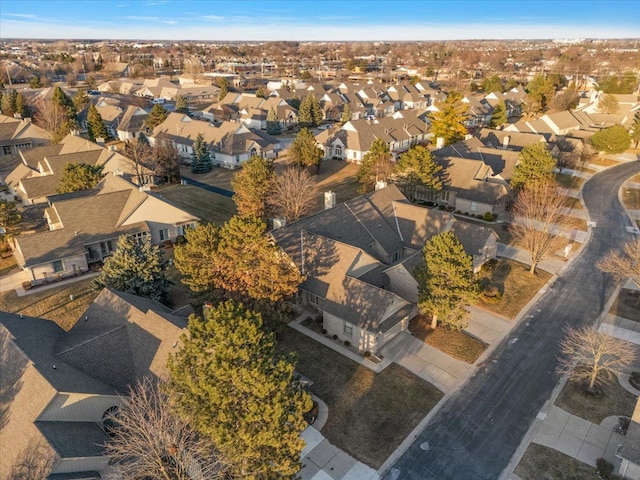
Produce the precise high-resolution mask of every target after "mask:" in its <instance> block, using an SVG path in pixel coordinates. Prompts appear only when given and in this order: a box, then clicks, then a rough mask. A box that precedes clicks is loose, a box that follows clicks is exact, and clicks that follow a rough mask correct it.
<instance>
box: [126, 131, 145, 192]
mask: <svg viewBox="0 0 640 480" xmlns="http://www.w3.org/2000/svg"><path fill="white" fill-rule="evenodd" d="M124 154H125V156H126V157H127V158H128V159H129V160H131V161H132V162H133V167H134V169H135V173H136V180H137V182H138V185H144V184H145V183H146V182H145V173H146V172H147V171H148V168H147V164H148V163H149V161H150V160H151V155H152V149H151V146H150V145H149V141H148V140H147V139H146V137H144V135H143V134H140V137H139V138H138V139H137V140H127V142H126V143H125V147H124Z"/></svg>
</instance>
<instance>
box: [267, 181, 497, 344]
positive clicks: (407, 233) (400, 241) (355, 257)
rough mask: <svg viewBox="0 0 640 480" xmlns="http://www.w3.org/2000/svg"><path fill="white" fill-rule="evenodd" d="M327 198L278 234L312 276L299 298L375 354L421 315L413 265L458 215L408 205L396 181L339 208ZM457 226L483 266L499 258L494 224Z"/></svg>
mask: <svg viewBox="0 0 640 480" xmlns="http://www.w3.org/2000/svg"><path fill="white" fill-rule="evenodd" d="M325 198H326V200H327V202H328V204H327V205H326V207H327V209H326V210H324V211H322V212H320V213H317V214H315V215H312V216H309V217H306V218H304V219H302V220H299V221H297V222H294V223H291V224H289V225H286V226H284V227H282V228H278V229H276V230H274V231H272V232H271V234H272V235H273V237H274V239H275V241H276V242H277V243H278V245H279V246H280V247H281V248H282V249H283V250H284V251H285V252H286V253H287V255H289V257H290V258H291V259H292V261H293V262H294V263H295V264H296V265H297V266H298V267H299V268H300V270H301V272H302V273H303V274H304V275H305V276H306V279H305V281H304V282H303V283H302V285H301V286H300V293H299V296H298V300H297V301H298V303H299V304H300V305H301V306H304V307H305V308H311V309H313V310H315V311H317V312H318V314H319V315H321V316H322V320H323V328H324V329H325V330H327V333H328V334H329V335H336V336H337V338H339V339H340V340H342V341H349V342H350V343H351V344H352V345H353V346H355V347H357V348H358V349H359V350H360V351H361V352H365V351H369V352H371V353H374V354H375V353H376V352H377V351H378V350H379V349H380V348H381V347H382V346H383V345H384V344H385V343H386V342H388V341H389V340H390V339H391V338H393V337H394V336H395V335H396V334H397V333H399V332H401V331H403V330H406V329H407V327H408V323H409V321H410V320H411V318H413V316H415V315H416V313H417V308H416V305H415V303H416V299H417V283H416V282H415V279H414V278H412V275H413V269H411V270H410V271H409V270H407V267H406V265H408V263H410V262H414V263H415V262H419V260H417V259H416V258H415V257H416V256H418V257H419V256H420V255H421V253H420V252H421V249H422V247H423V246H424V244H425V243H426V242H427V241H428V240H429V239H430V238H431V237H432V236H433V235H436V234H438V233H442V232H445V231H449V230H451V229H452V228H453V227H454V225H455V224H456V223H457V221H456V220H455V218H454V217H453V215H451V214H450V213H448V212H444V211H439V210H436V209H427V208H424V207H421V206H418V205H412V204H410V203H408V201H407V199H406V197H405V196H404V195H403V194H402V192H401V191H400V190H399V189H398V188H397V187H396V186H389V187H386V188H382V189H380V190H377V191H375V192H373V193H370V194H368V195H365V196H361V197H358V198H356V199H353V200H350V201H348V202H346V203H343V204H340V205H337V206H334V205H333V199H334V197H333V196H332V195H331V194H330V193H329V194H328V195H326V196H325ZM455 232H456V234H460V235H461V236H462V237H463V238H464V242H466V244H465V248H467V247H468V248H470V251H469V253H470V254H472V255H473V256H474V266H477V268H480V266H481V265H482V263H484V262H485V261H486V260H488V259H489V258H493V257H495V255H496V236H495V233H494V232H493V230H491V229H488V228H484V227H480V228H478V227H477V226H475V225H470V224H469V227H468V228H465V227H456V230H455ZM481 239H483V240H484V241H485V243H484V244H482V245H481V244H480V242H481ZM461 241H462V239H461ZM409 259H412V260H409ZM401 265H405V267H404V268H405V272H404V275H405V277H406V278H402V275H403V274H402V273H401V272H400V271H399V267H398V266H401Z"/></svg>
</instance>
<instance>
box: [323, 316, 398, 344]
mask: <svg viewBox="0 0 640 480" xmlns="http://www.w3.org/2000/svg"><path fill="white" fill-rule="evenodd" d="M322 317H323V328H324V329H325V330H326V331H327V334H329V335H330V336H333V335H337V336H338V339H339V340H340V341H341V342H349V343H350V344H351V345H352V346H354V347H356V348H357V349H358V351H360V352H367V351H369V352H371V353H376V352H377V347H378V345H377V338H376V335H375V334H373V333H371V332H367V331H366V330H363V329H361V328H359V327H358V326H357V325H353V324H352V325H353V327H352V331H351V335H349V334H347V333H345V331H344V330H345V324H346V323H347V322H345V321H344V320H342V319H341V318H338V317H336V316H335V315H331V314H330V313H327V312H324V313H323V316H322ZM389 338H391V337H389Z"/></svg>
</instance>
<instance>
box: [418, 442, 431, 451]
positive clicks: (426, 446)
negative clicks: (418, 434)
mask: <svg viewBox="0 0 640 480" xmlns="http://www.w3.org/2000/svg"><path fill="white" fill-rule="evenodd" d="M420 448H421V449H422V450H424V451H425V452H426V451H427V450H429V442H423V443H421V444H420Z"/></svg>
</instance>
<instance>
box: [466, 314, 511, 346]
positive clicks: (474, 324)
mask: <svg viewBox="0 0 640 480" xmlns="http://www.w3.org/2000/svg"><path fill="white" fill-rule="evenodd" d="M466 309H467V310H468V311H469V312H470V315H469V325H468V326H467V328H465V329H464V331H465V332H467V333H468V334H470V335H472V336H474V337H476V338H477V339H478V340H481V341H483V342H484V343H486V344H488V345H491V344H493V343H494V342H496V341H498V340H500V339H502V337H504V336H505V335H506V334H507V333H509V331H510V330H511V329H512V328H513V327H514V326H515V323H516V322H515V321H513V322H511V321H509V320H508V319H506V318H504V317H501V316H500V315H496V314H495V313H493V312H490V311H488V310H485V309H483V308H480V307H478V306H476V305H470V306H468V307H466Z"/></svg>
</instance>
